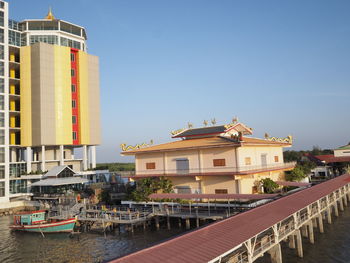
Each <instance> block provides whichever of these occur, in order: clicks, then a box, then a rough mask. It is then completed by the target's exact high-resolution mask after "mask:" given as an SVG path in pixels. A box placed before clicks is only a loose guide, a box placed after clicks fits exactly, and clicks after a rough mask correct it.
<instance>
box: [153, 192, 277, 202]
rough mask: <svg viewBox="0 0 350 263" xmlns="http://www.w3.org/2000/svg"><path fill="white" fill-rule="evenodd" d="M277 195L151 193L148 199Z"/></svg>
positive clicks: (265, 196) (255, 197)
mask: <svg viewBox="0 0 350 263" xmlns="http://www.w3.org/2000/svg"><path fill="white" fill-rule="evenodd" d="M276 196H278V194H173V193H169V194H167V193H163V194H151V195H149V196H148V197H149V198H150V199H189V200H190V199H212V200H215V199H230V200H233V199H249V200H259V199H270V198H274V197H276Z"/></svg>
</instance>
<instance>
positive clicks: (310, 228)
mask: <svg viewBox="0 0 350 263" xmlns="http://www.w3.org/2000/svg"><path fill="white" fill-rule="evenodd" d="M308 227H309V240H310V243H311V244H314V243H315V237H314V226H313V223H312V220H310V221H309V224H308Z"/></svg>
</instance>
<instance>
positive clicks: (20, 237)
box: [0, 208, 350, 263]
mask: <svg viewBox="0 0 350 263" xmlns="http://www.w3.org/2000/svg"><path fill="white" fill-rule="evenodd" d="M10 224H11V217H10V216H6V217H0V262H1V263H22V262H25V263H27V262H35V263H37V262H38V263H40V262H45V263H69V262H74V263H78V262H84V263H90V262H105V261H108V260H111V259H114V258H117V257H120V256H122V255H125V254H128V253H130V252H132V251H136V250H139V249H142V248H145V247H147V246H150V245H151V244H155V243H157V242H159V241H161V240H165V239H167V238H169V237H171V236H174V235H177V234H180V233H181V232H183V231H184V230H182V229H177V228H175V229H172V230H166V229H161V230H160V231H156V230H152V229H147V230H145V231H144V230H142V229H136V230H135V232H134V234H131V233H122V234H120V235H119V234H115V235H113V234H108V235H106V236H104V235H103V234H99V233H91V232H90V233H82V234H80V235H79V238H78V237H77V236H75V237H74V238H70V237H69V235H68V234H46V236H45V238H43V237H42V236H41V235H40V234H35V233H20V232H11V231H10V230H9V228H8V226H9V225H10ZM324 226H325V233H324V234H320V233H319V232H318V230H317V229H315V231H314V232H315V244H314V245H312V244H309V242H308V240H307V239H303V248H304V258H302V259H300V258H298V257H297V256H296V251H295V250H294V249H290V248H288V246H287V245H286V244H284V243H282V257H283V262H284V263H295V262H296V263H350V208H347V209H346V210H345V212H340V216H339V217H338V218H335V217H333V224H332V225H328V224H327V223H326V222H325V223H324ZM270 262H271V261H270V258H269V256H268V255H265V256H264V257H262V258H260V259H259V260H257V261H256V263H270Z"/></svg>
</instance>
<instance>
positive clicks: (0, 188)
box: [0, 182, 5, 196]
mask: <svg viewBox="0 0 350 263" xmlns="http://www.w3.org/2000/svg"><path fill="white" fill-rule="evenodd" d="M0 196H5V182H0Z"/></svg>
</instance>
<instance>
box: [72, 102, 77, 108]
mask: <svg viewBox="0 0 350 263" xmlns="http://www.w3.org/2000/svg"><path fill="white" fill-rule="evenodd" d="M76 104H77V102H76V101H75V100H72V108H73V109H75V107H76V106H77V105H76Z"/></svg>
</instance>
